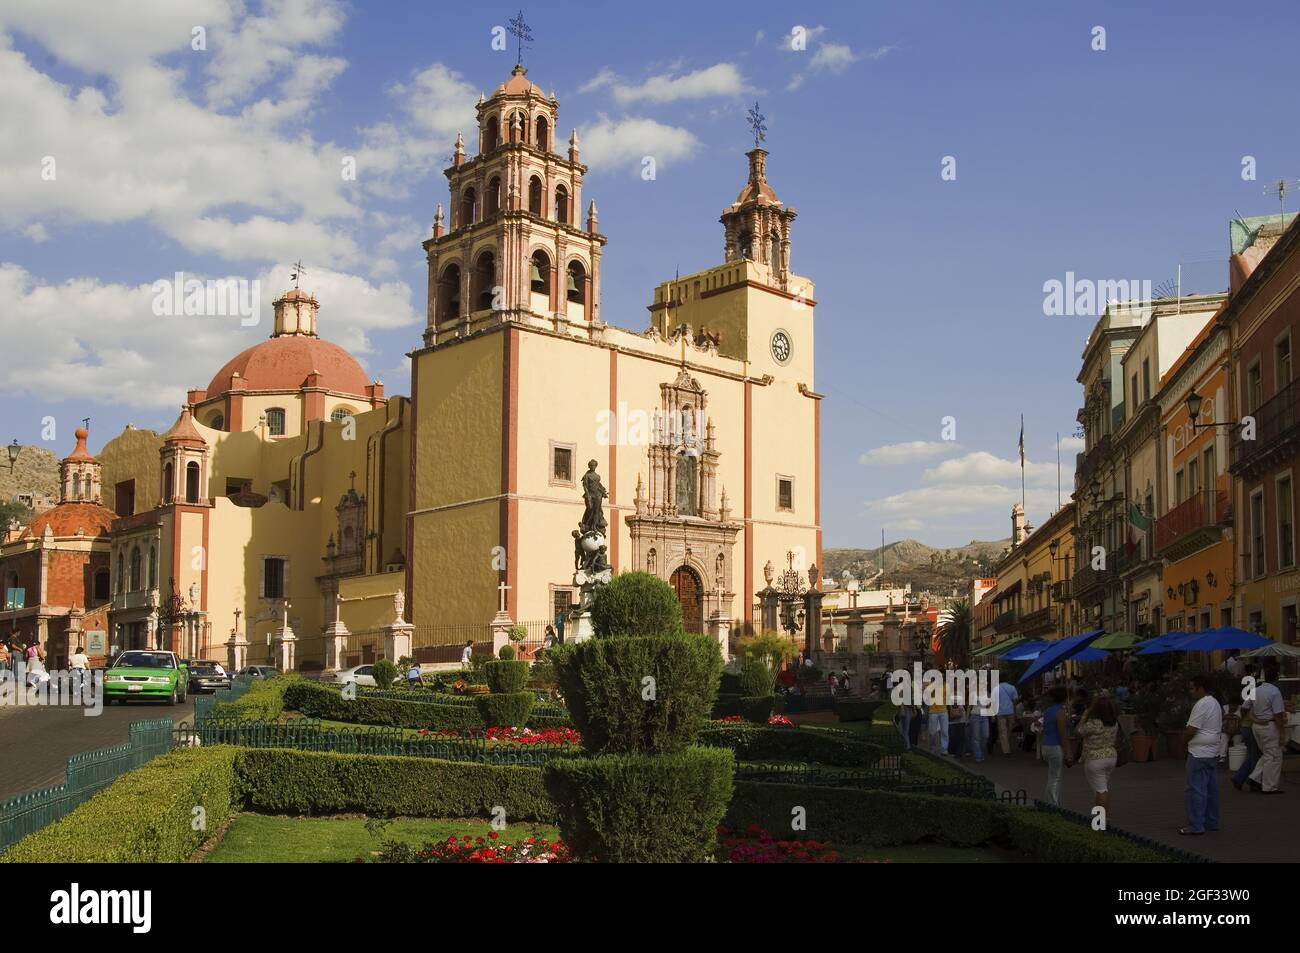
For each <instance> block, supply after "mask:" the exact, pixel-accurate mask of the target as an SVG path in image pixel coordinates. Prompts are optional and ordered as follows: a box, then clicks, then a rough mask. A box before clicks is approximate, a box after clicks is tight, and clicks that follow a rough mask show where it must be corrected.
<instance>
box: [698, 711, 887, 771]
mask: <svg viewBox="0 0 1300 953" xmlns="http://www.w3.org/2000/svg"><path fill="white" fill-rule="evenodd" d="M698 741H699V744H702V745H708V746H709V747H714V748H730V749H731V750H732V751H733V752H735V755H736V759H737V760H739V761H804V762H807V761H811V762H815V763H817V764H828V765H833V766H835V767H839V768H870V767H874V766H875V765H876V764H877V763H878V762H879V761H880V759H881V758H883V757H885V756H886V755H887V754H889V752H888V751H887V750H886V749H885V748H883V747H881V746H880V745H874V744H871V743H869V742H866V741H858V740H857V739H855V738H842V737H838V736H836V735H832V734H829V733H826V732H820V731H816V730H814V729H808V728H770V727H768V726H767V725H761V726H760V725H746V724H740V723H736V722H729V723H727V724H721V725H720V724H716V723H715V724H712V725H709V726H708V727H707V728H705V729H703V730H702V731H701V732H700V734H699V738H698Z"/></svg>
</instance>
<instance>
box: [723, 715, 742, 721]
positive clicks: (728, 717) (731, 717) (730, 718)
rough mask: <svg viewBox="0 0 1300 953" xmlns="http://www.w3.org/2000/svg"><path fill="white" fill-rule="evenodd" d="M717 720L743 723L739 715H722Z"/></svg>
mask: <svg viewBox="0 0 1300 953" xmlns="http://www.w3.org/2000/svg"><path fill="white" fill-rule="evenodd" d="M717 720H718V721H744V720H745V719H744V717H743V716H741V715H723V716H722V717H721V718H719V719H717Z"/></svg>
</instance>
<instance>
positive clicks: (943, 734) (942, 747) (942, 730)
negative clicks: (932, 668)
mask: <svg viewBox="0 0 1300 953" xmlns="http://www.w3.org/2000/svg"><path fill="white" fill-rule="evenodd" d="M935 691H936V693H937V694H936V696H935V699H934V701H933V702H932V703H931V704H930V718H929V724H928V725H927V726H926V728H927V730H928V731H929V733H930V750H931V751H932V752H934V753H935V754H938V755H943V754H947V753H948V702H947V699H945V697H944V685H943V682H939V683H938V684H937V685H936V686H935Z"/></svg>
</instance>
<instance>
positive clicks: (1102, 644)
mask: <svg viewBox="0 0 1300 953" xmlns="http://www.w3.org/2000/svg"><path fill="white" fill-rule="evenodd" d="M1138 641H1139V639H1138V637H1137V636H1136V635H1134V634H1133V633H1132V632H1107V633H1106V634H1105V635H1103V636H1102V637H1101V638H1099V639H1098V640H1097V641H1096V642H1093V643H1092V648H1094V649H1105V650H1107V651H1108V652H1120V651H1123V650H1124V649H1131V648H1133V646H1135V645H1137V643H1138Z"/></svg>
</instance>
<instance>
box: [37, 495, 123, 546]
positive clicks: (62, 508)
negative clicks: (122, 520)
mask: <svg viewBox="0 0 1300 953" xmlns="http://www.w3.org/2000/svg"><path fill="white" fill-rule="evenodd" d="M115 519H117V514H116V513H114V512H113V511H112V510H110V509H106V508H105V507H102V506H100V505H99V504H98V503H86V502H80V503H60V504H59V505H58V506H56V507H54V508H53V509H49V510H46V511H45V512H44V513H42V514H41V515H40V516H38V517H36V519H34V520H32V522H31V525H30V526H28V527H27V528H26V529H25V530H23V532H22V535H21V537H20V538H22V539H26V538H28V537H37V538H39V537H41V536H44V535H45V527H47V526H48V527H50V529H52V530H53V531H54V535H55V536H76V535H77V533H78V531H83V532H84V533H85V535H86V536H107V535H108V531H109V528H110V527H111V526H112V525H113V520H115Z"/></svg>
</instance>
